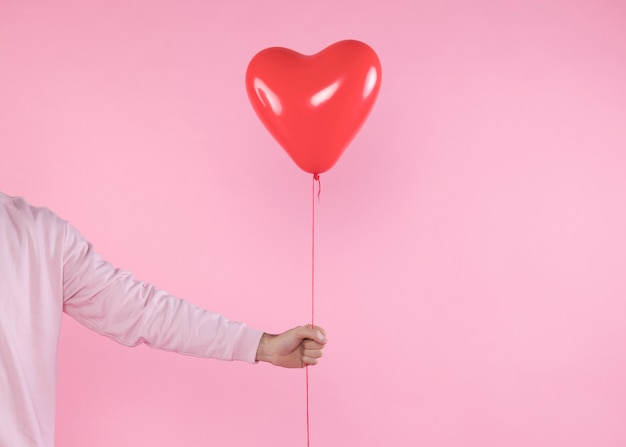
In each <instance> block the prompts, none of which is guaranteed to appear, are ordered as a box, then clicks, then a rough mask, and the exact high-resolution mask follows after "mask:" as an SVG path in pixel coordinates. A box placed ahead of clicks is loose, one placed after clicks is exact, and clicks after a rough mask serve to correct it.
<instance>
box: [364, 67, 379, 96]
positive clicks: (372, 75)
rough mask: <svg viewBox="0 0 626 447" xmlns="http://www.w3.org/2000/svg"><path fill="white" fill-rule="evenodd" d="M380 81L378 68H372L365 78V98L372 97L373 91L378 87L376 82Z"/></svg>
mask: <svg viewBox="0 0 626 447" xmlns="http://www.w3.org/2000/svg"><path fill="white" fill-rule="evenodd" d="M377 80H378V73H377V71H376V67H370V69H369V71H368V72H367V76H366V77H365V86H364V87H363V97H364V98H367V97H368V96H369V95H371V93H372V90H374V87H376V81H377Z"/></svg>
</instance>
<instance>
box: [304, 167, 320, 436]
mask: <svg viewBox="0 0 626 447" xmlns="http://www.w3.org/2000/svg"><path fill="white" fill-rule="evenodd" d="M315 182H317V184H318V190H317V200H318V202H319V200H320V195H321V194H322V182H321V181H320V176H319V175H318V174H313V188H312V191H313V195H312V201H311V327H315ZM306 445H307V447H309V446H310V445H311V423H310V417H309V365H307V366H306Z"/></svg>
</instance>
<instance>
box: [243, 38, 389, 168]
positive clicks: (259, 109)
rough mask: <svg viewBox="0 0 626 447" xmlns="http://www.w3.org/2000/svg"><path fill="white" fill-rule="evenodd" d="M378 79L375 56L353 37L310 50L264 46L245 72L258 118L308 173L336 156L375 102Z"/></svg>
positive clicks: (378, 72) (333, 159)
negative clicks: (304, 51)
mask: <svg viewBox="0 0 626 447" xmlns="http://www.w3.org/2000/svg"><path fill="white" fill-rule="evenodd" d="M380 82H381V67H380V61H379V60H378V56H377V55H376V53H375V52H374V50H372V49H371V48H370V47H369V46H368V45H366V44H364V43H363V42H359V41H356V40H344V41H341V42H337V43H335V44H333V45H331V46H329V47H328V48H326V49H324V50H322V51H320V52H319V53H317V54H314V55H312V56H306V55H302V54H300V53H296V52H295V51H292V50H289V49H287V48H279V47H274V48H267V49H265V50H262V51H261V52H259V53H258V54H256V55H255V56H254V57H253V58H252V60H251V61H250V64H249V65H248V70H247V72H246V90H247V92H248V97H249V98H250V102H251V103H252V107H253V108H254V110H255V112H256V113H257V115H258V116H259V118H260V120H261V122H262V123H263V124H264V125H265V127H266V128H267V130H268V131H269V132H270V133H271V134H272V135H273V136H274V138H275V139H276V140H277V141H278V143H280V145H281V146H282V147H283V148H284V149H285V151H287V153H288V154H289V156H290V157H291V158H292V159H293V161H294V162H295V163H296V164H297V165H298V166H299V167H300V168H301V169H303V170H305V171H307V172H310V173H312V174H320V173H322V172H326V171H327V170H329V169H330V168H332V167H333V166H334V164H335V163H336V162H337V160H338V159H339V157H340V156H341V154H342V153H343V151H344V150H345V148H346V146H347V145H348V144H349V143H350V141H351V140H352V138H353V137H354V136H355V135H356V133H357V132H358V130H359V129H360V127H361V126H362V124H363V122H364V121H365V119H366V118H367V115H368V114H369V112H370V110H371V108H372V106H373V105H374V101H375V100H376V97H377V96H378V91H379V90H380Z"/></svg>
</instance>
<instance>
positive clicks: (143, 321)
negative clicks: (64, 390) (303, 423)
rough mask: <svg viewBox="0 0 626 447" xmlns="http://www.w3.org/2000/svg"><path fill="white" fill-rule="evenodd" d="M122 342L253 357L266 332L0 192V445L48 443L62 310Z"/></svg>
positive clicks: (199, 353) (235, 357) (217, 355)
mask: <svg viewBox="0 0 626 447" xmlns="http://www.w3.org/2000/svg"><path fill="white" fill-rule="evenodd" d="M62 312H65V313H67V314H69V315H71V316H72V317H73V318H75V319H76V320H78V321H79V322H80V323H82V324H84V325H85V326H87V327H88V328H90V329H93V330H94V331H97V332H99V333H101V334H103V335H106V336H108V337H111V338H112V339H114V340H116V341H118V342H120V343H122V344H124V345H128V346H135V345H138V344H140V343H145V344H148V345H150V346H152V347H154V348H159V349H164V350H168V351H175V352H179V353H183V354H190V355H195V356H200V357H212V358H218V359H223V360H243V361H247V362H250V363H254V362H255V356H256V350H257V348H258V344H259V340H260V338H261V335H262V332H261V331H259V330H256V329H252V328H250V327H248V326H246V325H244V324H243V323H238V322H233V321H229V320H227V319H226V318H224V317H223V316H221V315H218V314H215V313H211V312H208V311H206V310H203V309H200V308H198V307H196V306H193V305H192V304H190V303H188V302H186V301H183V300H180V299H178V298H176V297H173V296H171V295H168V294H167V293H165V292H163V291H160V290H157V289H155V288H154V287H153V286H151V285H148V284H145V283H142V282H139V281H136V280H135V279H133V277H132V275H131V274H130V273H128V272H124V271H121V270H119V269H115V268H114V267H113V266H111V264H109V263H107V262H106V261H104V260H103V259H102V258H100V257H99V256H98V255H97V254H96V253H95V252H94V250H93V249H92V246H91V245H90V244H89V243H88V242H87V241H86V240H85V239H84V238H83V237H82V236H81V235H80V234H79V233H78V231H77V230H76V229H75V228H73V227H72V226H71V225H69V224H68V223H67V222H66V221H64V220H62V219H60V218H59V217H57V216H56V215H55V214H53V213H52V212H51V211H49V210H47V209H45V208H36V207H33V206H31V205H29V204H28V203H27V202H25V201H24V200H23V199H19V198H13V197H8V196H6V195H4V194H2V193H0V446H7V447H22V446H37V447H40V446H43V447H49V446H52V445H53V444H54V423H55V421H54V419H55V386H56V353H57V341H58V337H59V329H60V325H61V313H62Z"/></svg>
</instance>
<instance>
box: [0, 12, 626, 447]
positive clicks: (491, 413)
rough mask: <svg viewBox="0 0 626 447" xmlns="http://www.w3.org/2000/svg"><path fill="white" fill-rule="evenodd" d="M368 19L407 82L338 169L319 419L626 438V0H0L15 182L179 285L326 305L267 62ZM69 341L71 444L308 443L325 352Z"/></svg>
mask: <svg viewBox="0 0 626 447" xmlns="http://www.w3.org/2000/svg"><path fill="white" fill-rule="evenodd" d="M346 38H352V39H359V40H362V41H364V42H366V43H368V44H369V45H371V46H372V47H373V48H374V49H375V50H376V51H377V53H378V55H379V56H380V59H381V62H382V65H383V86H382V90H381V93H380V96H379V99H378V102H377V104H376V105H375V107H374V110H373V112H372V114H371V115H370V118H369V119H368V121H367V123H366V124H365V126H364V127H363V129H362V131H361V132H360V133H359V135H358V136H357V138H356V139H355V140H354V141H353V143H352V144H351V146H350V147H349V148H348V150H347V151H346V152H345V153H344V155H343V157H342V159H341V160H340V161H339V163H338V164H337V165H336V166H335V167H334V168H333V169H332V170H331V171H330V172H328V173H327V174H325V175H323V176H322V198H321V204H320V207H319V208H318V211H317V215H318V220H317V233H316V237H317V254H316V257H317V263H318V264H317V271H316V275H317V278H318V279H317V290H316V296H317V310H316V321H317V322H318V323H319V324H321V325H323V326H325V327H326V328H327V330H328V332H329V339H330V344H329V346H328V348H327V350H326V356H325V358H324V362H323V364H322V365H320V366H318V367H316V368H314V369H312V370H311V424H312V433H311V445H312V446H382V445H392V446H417V445H420V446H428V447H452V446H455V447H457V446H472V447H474V446H476V447H478V446H480V447H490V446H493V447H496V446H498V447H500V446H508V447H514V446H569V447H578V446H605V447H612V446H616V447H617V446H624V445H626V424H625V423H624V421H625V420H626V323H625V317H624V315H625V312H626V275H625V271H626V152H625V150H626V124H625V123H626V82H625V80H626V6H625V3H624V2H622V1H617V0H616V1H597V0H588V1H539V0H532V1H524V2H521V1H482V2H481V1H444V2H440V1H430V2H427V1H415V0H406V1H399V0H398V1H389V2H384V3H381V2H375V1H359V2H357V1H338V0H320V1H316V2H301V1H298V2H295V1H287V0H270V1H230V2H226V1H223V2H217V1H214V2H210V1H191V0H177V1H174V0H164V1H148V0H144V1H132V2H129V1H122V0H115V1H111V0H106V1H105V0H90V1H88V2H85V1H79V0H74V1H71V0H61V1H55V2H36V1H24V0H19V1H18V0H15V1H12V0H0V189H1V190H3V191H4V192H6V193H8V194H12V195H20V196H24V197H26V198H27V199H28V200H30V201H31V202H32V203H34V204H37V205H45V206H47V207H50V208H52V209H53V210H55V211H56V212H57V213H58V214H60V215H61V216H63V217H64V218H66V219H68V220H70V221H71V222H72V223H74V224H75V225H76V226H77V227H78V228H80V229H81V231H82V232H83V233H84V234H85V235H86V236H87V237H88V238H89V239H90V240H92V242H94V244H95V246H96V248H97V249H98V250H99V251H100V252H101V253H102V254H103V255H104V256H105V257H106V258H108V259H109V260H110V261H112V262H113V263H114V264H116V265H118V266H120V267H123V268H126V269H130V270H131V271H133V272H134V273H135V274H136V276H137V277H139V278H140V279H145V280H148V281H151V282H153V283H155V284H157V285H159V286H160V287H162V288H165V289H166V290H168V291H169V292H170V293H173V294H176V295H178V296H181V297H185V298H187V299H189V300H191V301H193V302H194V303H197V304H199V305H202V306H205V307H208V308H210V309H212V310H215V311H218V312H221V313H224V314H226V315H227V316H229V317H230V318H233V319H237V320H243V321H246V322H248V323H249V324H250V325H253V326H256V327H259V328H262V329H265V330H267V331H280V330H283V329H286V328H288V327H291V326H292V325H295V324H300V323H305V322H307V321H308V319H309V300H310V192H311V190H310V188H311V181H310V176H309V175H308V174H305V173H304V172H302V171H300V170H299V169H298V168H296V166H295V165H294V164H293V163H292V162H291V160H290V159H289V158H288V157H287V155H286V154H285V153H284V152H283V151H282V150H281V149H280V148H279V147H278V146H277V144H276V143H275V142H274V141H273V140H272V138H271V137H270V136H269V134H268V133H267V132H266V131H265V129H264V128H263V127H262V125H261V124H260V122H259V120H258V119H257V118H256V116H255V115H254V112H253V111H252V108H251V106H250V105H249V103H248V100H247V97H246V94H245V89H244V74H245V69H246V66H247V63H248V61H249V60H250V58H251V57H252V56H253V55H254V54H255V53H256V52H257V51H259V50H261V49H263V48H265V47H269V46H275V45H279V46H285V47H289V48H292V49H294V50H296V51H299V52H302V53H308V54H310V53H315V52H317V51H319V50H321V49H322V48H324V47H326V46H327V45H329V44H331V43H333V42H335V41H338V40H342V39H346ZM59 356H60V364H59V371H58V384H59V387H58V389H59V396H58V420H57V444H58V445H59V446H77V447H78V446H80V447H84V446H90V447H97V446H107V447H108V446H131V445H149V446H173V445H184V446H204V445H231V446H249V445H254V446H272V447H275V446H289V447H293V446H297V445H305V444H306V438H305V401H304V371H299V370H298V371H291V370H289V371H288V370H279V369H276V368H272V367H270V366H267V365H260V366H250V365H246V364H241V363H221V362H217V361H207V360H201V359H197V358H191V357H184V356H178V355H175V354H170V353H163V352H158V351H154V350H151V349H149V348H147V347H138V348H135V349H128V348H125V347H122V346H120V345H117V344H115V343H114V342H112V341H110V340H108V339H105V338H103V337H100V336H98V335H96V334H93V333H91V332H90V331H88V330H87V329H85V328H83V327H82V326H79V325H78V324H77V323H75V322H74V321H73V320H71V319H69V318H68V319H66V320H65V321H64V326H63V332H62V336H61V344H60V349H59Z"/></svg>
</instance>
